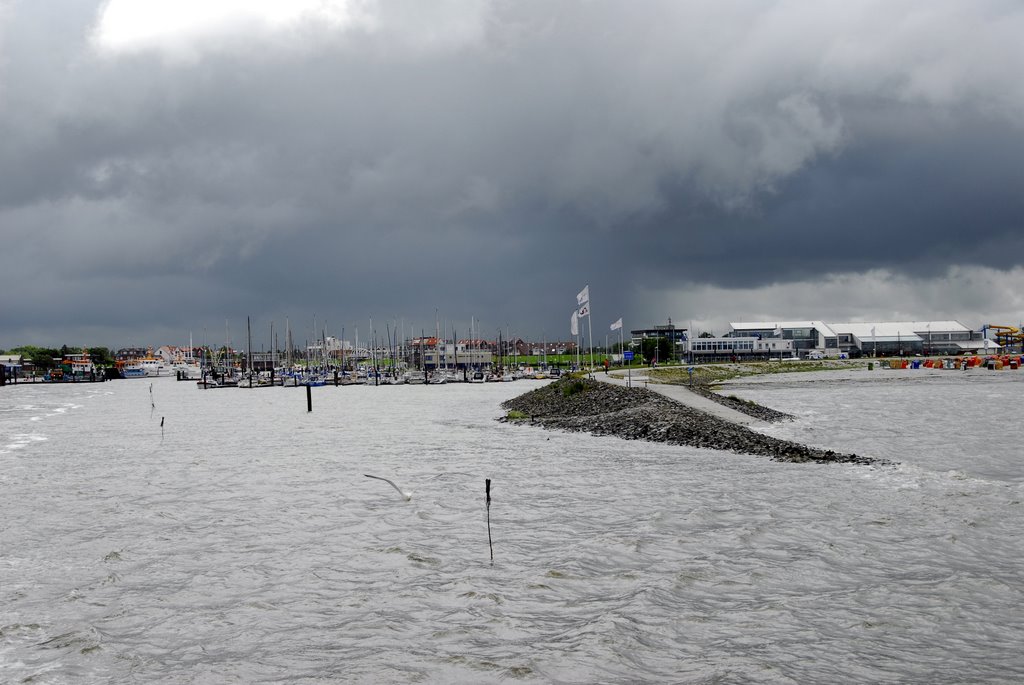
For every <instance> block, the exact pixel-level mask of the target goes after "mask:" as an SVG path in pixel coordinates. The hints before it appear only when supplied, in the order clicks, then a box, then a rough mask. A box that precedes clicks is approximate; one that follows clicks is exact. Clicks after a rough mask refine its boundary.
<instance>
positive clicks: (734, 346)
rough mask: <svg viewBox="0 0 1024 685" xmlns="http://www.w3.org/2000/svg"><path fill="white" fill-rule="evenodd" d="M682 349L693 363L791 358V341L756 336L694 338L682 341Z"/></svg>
mask: <svg viewBox="0 0 1024 685" xmlns="http://www.w3.org/2000/svg"><path fill="white" fill-rule="evenodd" d="M683 349H684V351H685V353H686V355H687V358H688V359H689V361H690V362H693V363H700V362H721V361H733V360H736V361H742V360H753V359H789V358H792V357H793V340H785V339H782V338H776V337H772V338H758V337H756V336H751V337H741V336H737V337H722V338H694V339H693V340H686V341H684V342H683Z"/></svg>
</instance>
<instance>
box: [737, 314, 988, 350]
mask: <svg viewBox="0 0 1024 685" xmlns="http://www.w3.org/2000/svg"><path fill="white" fill-rule="evenodd" d="M730 328H731V330H730V332H729V333H728V334H727V336H726V337H730V338H749V337H755V338H758V339H761V340H772V339H775V340H791V341H792V342H793V352H794V353H795V354H796V355H798V356H800V357H804V358H807V357H811V358H823V357H839V356H850V357H859V356H876V355H877V356H886V357H890V356H914V355H953V354H976V353H984V351H985V350H986V349H988V343H987V342H986V341H985V339H984V336H983V335H982V333H981V332H979V331H972V330H971V329H970V328H968V327H967V326H965V325H963V324H962V323H960V322H959V321H875V322H860V323H825V322H824V321H751V322H741V323H732V324H730Z"/></svg>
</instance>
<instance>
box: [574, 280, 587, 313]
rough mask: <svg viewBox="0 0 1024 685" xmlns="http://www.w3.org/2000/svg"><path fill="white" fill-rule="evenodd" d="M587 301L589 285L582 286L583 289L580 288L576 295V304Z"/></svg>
mask: <svg viewBox="0 0 1024 685" xmlns="http://www.w3.org/2000/svg"><path fill="white" fill-rule="evenodd" d="M587 302H590V286H589V285H587V286H584V287H583V290H581V291H580V292H579V294H578V295H576V304H578V305H583V304H586V303H587ZM580 316H583V315H582V314H580Z"/></svg>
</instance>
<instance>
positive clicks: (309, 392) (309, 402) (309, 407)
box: [306, 385, 313, 412]
mask: <svg viewBox="0 0 1024 685" xmlns="http://www.w3.org/2000/svg"><path fill="white" fill-rule="evenodd" d="M306 411H307V412H311V411H313V388H312V387H310V386H308V385H307V386H306Z"/></svg>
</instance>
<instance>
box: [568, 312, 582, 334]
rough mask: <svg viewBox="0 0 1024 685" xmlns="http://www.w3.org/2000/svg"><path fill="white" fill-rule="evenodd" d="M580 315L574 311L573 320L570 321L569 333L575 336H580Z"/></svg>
mask: <svg viewBox="0 0 1024 685" xmlns="http://www.w3.org/2000/svg"><path fill="white" fill-rule="evenodd" d="M578 314H579V312H577V311H576V310H575V309H574V310H572V318H570V319H569V332H570V333H572V334H573V335H579V334H580V320H579V316H578Z"/></svg>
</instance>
